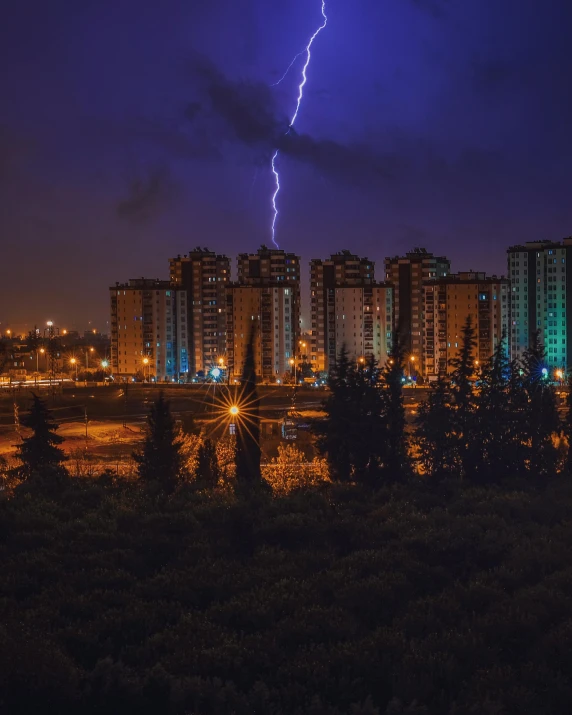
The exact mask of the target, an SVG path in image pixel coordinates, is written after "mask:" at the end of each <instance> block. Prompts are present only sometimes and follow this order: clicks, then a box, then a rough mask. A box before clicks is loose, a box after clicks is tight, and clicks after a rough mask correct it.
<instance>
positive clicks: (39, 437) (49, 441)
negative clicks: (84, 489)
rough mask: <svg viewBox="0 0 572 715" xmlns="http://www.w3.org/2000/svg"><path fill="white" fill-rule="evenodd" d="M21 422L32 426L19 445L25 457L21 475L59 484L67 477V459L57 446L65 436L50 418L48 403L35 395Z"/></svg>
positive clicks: (20, 455)
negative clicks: (29, 432) (65, 464)
mask: <svg viewBox="0 0 572 715" xmlns="http://www.w3.org/2000/svg"><path fill="white" fill-rule="evenodd" d="M21 424H22V426H24V427H27V428H28V429H31V430H32V434H31V435H30V436H29V437H24V439H23V440H22V444H21V445H20V446H19V447H18V456H19V458H20V459H21V460H22V476H23V477H24V478H25V479H26V480H30V479H33V480H37V479H39V480H41V481H42V483H44V484H45V485H46V486H58V485H61V484H62V482H63V481H64V480H65V478H66V477H67V471H66V469H65V467H64V464H63V463H64V462H65V460H66V459H67V457H66V456H65V454H64V452H63V450H61V449H60V447H58V445H60V444H61V443H62V442H63V438H62V437H60V436H59V435H57V434H56V430H57V429H58V425H57V424H56V423H55V422H53V421H52V420H51V417H50V412H49V410H48V408H47V407H46V403H45V402H44V401H43V400H41V399H40V398H39V397H38V396H37V395H34V394H33V395H32V407H31V409H30V411H29V412H28V413H27V414H26V415H24V416H23V417H22V418H21Z"/></svg>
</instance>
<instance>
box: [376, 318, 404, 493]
mask: <svg viewBox="0 0 572 715" xmlns="http://www.w3.org/2000/svg"><path fill="white" fill-rule="evenodd" d="M402 378H403V348H402V345H401V340H400V338H399V333H398V332H396V333H394V335H393V346H392V349H391V353H390V355H389V360H388V362H387V364H386V366H385V369H384V371H383V373H382V379H381V383H382V395H383V407H382V410H383V422H384V425H385V435H380V436H384V437H385V440H384V441H385V445H384V457H383V462H384V472H385V477H386V479H387V480H389V481H399V480H401V479H403V478H404V477H406V476H407V475H408V474H409V472H410V467H411V465H410V460H409V448H408V439H407V433H406V431H405V424H406V423H405V407H404V404H403V379H402Z"/></svg>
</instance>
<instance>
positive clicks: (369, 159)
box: [186, 59, 402, 184]
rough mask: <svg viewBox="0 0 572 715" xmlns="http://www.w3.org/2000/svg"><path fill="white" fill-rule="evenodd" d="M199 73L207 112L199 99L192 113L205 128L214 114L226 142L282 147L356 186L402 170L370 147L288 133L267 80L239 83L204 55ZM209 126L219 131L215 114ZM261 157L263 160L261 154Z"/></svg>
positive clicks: (268, 148) (197, 65)
mask: <svg viewBox="0 0 572 715" xmlns="http://www.w3.org/2000/svg"><path fill="white" fill-rule="evenodd" d="M193 71H194V73H195V76H196V78H198V84H199V91H200V93H201V95H202V102H201V107H202V110H201V112H199V111H198V109H197V102H193V103H192V104H191V105H189V107H190V111H187V112H186V116H190V117H191V118H192V120H191V121H192V122H193V126H195V127H197V128H199V130H202V129H203V128H204V126H205V122H204V121H201V115H204V113H205V112H207V113H209V112H210V113H212V114H213V115H214V117H215V118H216V119H217V120H218V122H219V125H218V131H219V132H220V133H221V138H220V140H221V141H223V140H226V141H236V142H239V143H240V144H242V145H243V146H246V147H250V148H253V149H256V150H257V152H258V153H260V152H262V153H263V154H264V155H265V156H269V155H270V154H271V152H273V151H274V150H275V149H279V150H280V152H281V153H282V154H283V155H287V156H290V157H292V158H293V159H295V160H297V161H299V162H302V163H305V164H308V165H310V166H312V167H314V168H315V169H316V170H318V171H320V172H321V173H323V174H324V175H329V176H332V177H334V178H336V179H338V180H343V181H346V182H348V183H351V184H356V183H360V182H369V181H371V180H372V179H376V178H378V179H388V178H392V177H394V176H395V175H396V173H397V172H398V170H399V168H400V165H401V161H402V160H401V159H400V158H399V157H397V156H395V155H382V154H380V153H379V152H376V151H375V150H373V149H372V148H371V147H368V146H366V145H362V144H358V143H352V144H341V143H339V142H336V141H333V140H329V139H316V138H314V137H311V136H309V135H307V134H298V133H297V132H296V131H295V130H294V129H291V130H290V131H288V120H287V119H286V118H285V117H283V116H282V117H280V116H279V113H278V110H277V107H276V103H275V98H274V94H273V92H272V90H271V89H270V87H268V86H267V85H265V84H262V83H254V82H246V81H237V82H233V81H232V80H230V79H228V78H227V77H226V76H224V75H223V74H222V73H221V72H220V71H219V70H218V69H217V68H216V67H214V66H213V65H212V64H210V63H208V62H205V61H204V60H203V59H199V60H197V61H196V62H195V63H194V65H193ZM203 118H204V117H203ZM206 124H208V126H210V127H211V130H213V131H216V129H215V123H214V122H213V121H211V119H210V118H209V119H208V120H207V122H206ZM255 161H256V162H258V161H259V157H258V158H257V159H256V160H255Z"/></svg>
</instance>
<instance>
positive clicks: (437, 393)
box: [416, 375, 459, 480]
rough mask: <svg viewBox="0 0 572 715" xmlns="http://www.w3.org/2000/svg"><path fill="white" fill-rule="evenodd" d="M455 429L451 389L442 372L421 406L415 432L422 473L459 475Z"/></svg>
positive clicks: (439, 477) (438, 478) (442, 475)
mask: <svg viewBox="0 0 572 715" xmlns="http://www.w3.org/2000/svg"><path fill="white" fill-rule="evenodd" d="M454 430H455V427H454V416H453V403H452V396H451V392H450V389H449V385H448V383H447V381H446V380H445V377H444V376H443V375H439V378H438V380H437V382H436V383H434V385H432V387H431V391H430V393H429V397H428V399H427V401H426V402H423V404H422V405H421V407H420V408H419V416H418V418H417V432H416V438H417V447H418V450H419V462H420V464H421V466H422V468H423V472H424V473H425V474H427V475H429V476H431V477H432V478H434V479H436V480H441V479H444V478H446V477H449V476H453V475H458V472H459V463H458V461H457V451H456V441H455V433H454Z"/></svg>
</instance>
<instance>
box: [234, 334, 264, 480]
mask: <svg viewBox="0 0 572 715" xmlns="http://www.w3.org/2000/svg"><path fill="white" fill-rule="evenodd" d="M240 387H241V389H240V405H239V409H240V413H239V415H238V419H237V425H236V455H235V462H236V479H237V482H238V483H239V484H241V485H243V486H245V487H249V486H257V485H260V484H262V475H261V473H260V416H259V410H260V400H259V397H258V392H257V390H256V369H255V364H254V329H253V330H252V331H251V333H250V340H249V342H248V345H247V348H246V359H245V361H244V366H243V369H242V377H241V380H240Z"/></svg>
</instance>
